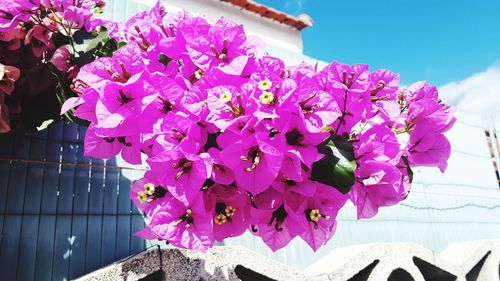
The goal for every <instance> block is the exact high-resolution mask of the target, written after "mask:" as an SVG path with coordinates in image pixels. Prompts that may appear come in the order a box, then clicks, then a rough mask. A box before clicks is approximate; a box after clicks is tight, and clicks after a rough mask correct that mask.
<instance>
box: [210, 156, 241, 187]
mask: <svg viewBox="0 0 500 281" xmlns="http://www.w3.org/2000/svg"><path fill="white" fill-rule="evenodd" d="M207 153H208V154H209V155H210V158H211V159H212V164H213V166H212V176H211V179H212V180H213V181H214V182H216V183H218V184H225V185H230V184H232V183H234V180H235V179H234V173H233V171H232V170H231V169H229V168H228V167H226V166H224V165H222V159H221V156H220V151H219V150H218V149H217V148H215V147H211V148H210V149H209V150H208V151H207Z"/></svg>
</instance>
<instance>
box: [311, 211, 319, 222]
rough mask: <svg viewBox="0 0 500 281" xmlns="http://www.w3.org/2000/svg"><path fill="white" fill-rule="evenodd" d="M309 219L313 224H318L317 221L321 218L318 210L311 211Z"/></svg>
mask: <svg viewBox="0 0 500 281" xmlns="http://www.w3.org/2000/svg"><path fill="white" fill-rule="evenodd" d="M309 218H310V219H311V220H312V221H314V222H318V221H319V219H320V218H321V213H320V212H319V210H318V209H314V210H311V213H310V214H309Z"/></svg>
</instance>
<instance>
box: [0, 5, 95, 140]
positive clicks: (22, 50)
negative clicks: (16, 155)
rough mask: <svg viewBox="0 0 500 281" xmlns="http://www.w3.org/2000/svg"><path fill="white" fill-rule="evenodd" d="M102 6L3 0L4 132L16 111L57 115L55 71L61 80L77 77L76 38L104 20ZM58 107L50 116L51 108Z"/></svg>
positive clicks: (0, 105)
mask: <svg viewBox="0 0 500 281" xmlns="http://www.w3.org/2000/svg"><path fill="white" fill-rule="evenodd" d="M103 6H104V2H102V1H100V0H77V1H75V0H16V1H12V0H0V83H1V84H2V85H3V86H2V87H1V88H0V112H1V113H2V114H1V115H0V133H5V132H8V131H10V129H11V124H10V119H11V116H14V117H17V118H18V119H19V118H24V119H33V118H36V117H39V118H41V119H44V118H47V119H48V118H49V117H54V116H55V117H57V116H58V111H59V110H58V108H59V107H60V105H58V104H57V98H56V95H55V92H56V86H57V84H58V82H60V81H58V78H57V77H56V76H54V74H53V73H54V72H58V73H59V74H58V75H59V76H60V77H59V80H66V79H72V78H74V77H75V76H76V74H77V73H78V63H77V62H76V61H75V58H76V56H77V55H76V49H74V48H75V44H76V43H75V42H73V41H74V40H75V38H77V37H82V36H83V35H85V33H89V32H93V31H96V29H97V27H98V26H100V25H102V24H103V23H104V21H103V20H101V19H99V18H98V17H97V14H99V13H101V8H102V7H103ZM70 45H71V46H72V47H73V49H72V50H70ZM84 63H86V61H81V62H79V64H84ZM63 82H64V81H63ZM22 108H23V111H24V110H25V111H24V112H23V114H24V116H19V115H20V114H19V113H20V111H21V109H22ZM54 108H55V110H53V114H52V116H51V114H50V113H52V112H51V111H47V110H48V109H54ZM46 109H47V110H46ZM44 110H46V111H44ZM37 114H38V115H41V116H36V115H37ZM36 121H38V120H36ZM39 121H44V120H39ZM38 123H39V122H38Z"/></svg>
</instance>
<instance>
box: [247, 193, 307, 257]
mask: <svg viewBox="0 0 500 281" xmlns="http://www.w3.org/2000/svg"><path fill="white" fill-rule="evenodd" d="M253 202H254V207H253V208H251V209H250V216H251V218H252V221H251V223H252V225H251V227H250V230H251V232H252V234H254V235H257V236H259V237H260V238H261V239H262V241H264V243H266V245H267V246H269V248H271V250H273V251H277V250H279V249H281V248H283V247H285V246H286V245H288V243H289V242H290V241H291V240H292V239H293V238H295V237H297V235H299V234H300V233H302V232H303V231H304V230H305V225H304V224H302V223H301V221H300V218H299V217H298V216H297V215H296V214H295V212H294V211H293V210H292V209H290V208H289V207H288V205H286V204H285V203H284V201H283V194H282V193H281V192H278V191H277V190H276V189H274V188H268V189H267V190H265V191H264V192H262V193H259V194H257V195H256V196H255V198H254V200H253Z"/></svg>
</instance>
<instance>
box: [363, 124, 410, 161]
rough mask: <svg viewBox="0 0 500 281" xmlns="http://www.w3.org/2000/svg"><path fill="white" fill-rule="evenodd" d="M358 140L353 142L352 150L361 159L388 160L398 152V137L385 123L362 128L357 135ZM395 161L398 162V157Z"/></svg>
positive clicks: (393, 157)
mask: <svg viewBox="0 0 500 281" xmlns="http://www.w3.org/2000/svg"><path fill="white" fill-rule="evenodd" d="M361 126H362V127H363V126H369V125H361ZM358 140H359V141H358V142H355V143H354V146H355V150H354V152H355V155H356V158H357V159H358V160H361V161H367V160H375V161H381V162H388V161H391V160H393V159H395V158H396V157H397V156H398V155H399V153H400V144H399V142H398V139H397V138H396V135H395V134H394V132H393V131H391V129H390V128H388V127H387V126H386V125H376V126H373V127H371V128H366V129H364V130H363V131H362V132H361V133H360V134H359V135H358ZM395 162H396V163H397V162H399V159H396V160H395Z"/></svg>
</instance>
